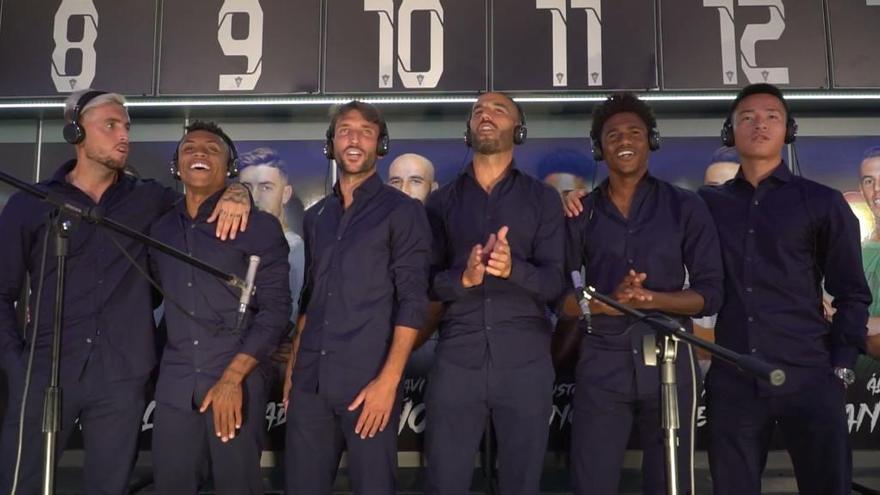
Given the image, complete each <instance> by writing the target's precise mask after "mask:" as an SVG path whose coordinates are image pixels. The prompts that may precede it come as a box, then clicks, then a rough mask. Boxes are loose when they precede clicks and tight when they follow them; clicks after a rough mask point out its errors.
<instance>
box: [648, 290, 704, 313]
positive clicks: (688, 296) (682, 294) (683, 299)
mask: <svg viewBox="0 0 880 495" xmlns="http://www.w3.org/2000/svg"><path fill="white" fill-rule="evenodd" d="M651 294H652V296H653V298H652V300H651V301H647V302H645V303H642V304H640V305H639V306H640V307H641V308H642V309H653V310H656V311H663V312H665V313H672V314H677V315H684V316H693V315H697V314H699V313H700V311H702V309H703V304H704V303H705V301H704V300H703V296H702V295H700V293H698V292H697V291H694V290H691V289H685V290H682V291H676V292H652V293H651Z"/></svg>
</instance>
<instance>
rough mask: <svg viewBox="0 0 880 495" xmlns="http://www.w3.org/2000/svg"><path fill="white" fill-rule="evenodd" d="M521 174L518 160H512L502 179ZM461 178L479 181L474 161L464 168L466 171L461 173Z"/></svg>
mask: <svg viewBox="0 0 880 495" xmlns="http://www.w3.org/2000/svg"><path fill="white" fill-rule="evenodd" d="M521 173H522V172H521V171H520V169H519V167H517V166H516V160H515V159H511V160H510V164H509V165H507V168H506V169H504V174H502V179H501V180H504V179H506V178H507V176H508V175H519V174H521ZM459 176H460V177H465V176H467V177H470V178H471V179H473V180H474V182H476V181H477V175H476V173H475V172H474V162H473V160H471V162H470V163H468V164H467V165H466V166H465V167H464V170H462V171H461V173H460V174H459Z"/></svg>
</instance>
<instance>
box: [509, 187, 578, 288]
mask: <svg viewBox="0 0 880 495" xmlns="http://www.w3.org/2000/svg"><path fill="white" fill-rule="evenodd" d="M565 236H566V233H565V222H564V219H563V215H562V207H561V206H560V204H559V194H558V193H557V192H556V191H554V190H553V189H550V187H546V188H545V189H544V191H543V195H542V197H541V219H540V225H539V226H538V230H537V232H536V234H535V238H534V240H533V241H532V256H531V257H530V258H525V257H524V256H523V254H522V253H517V252H515V251H511V253H510V255H511V258H512V260H511V267H510V277H509V280H510V281H511V282H513V283H514V284H516V285H517V286H519V287H520V288H521V289H524V290H526V291H527V292H529V293H530V294H531V295H532V296H533V297H535V298H536V299H538V300H540V301H542V302H546V303H551V302H554V301H556V299H557V298H558V297H559V295H560V294H561V293H562V290H563V287H564V285H563V276H562V270H563V265H564V258H565ZM500 243H501V242H500V239H499V244H500ZM565 286H567V284H565Z"/></svg>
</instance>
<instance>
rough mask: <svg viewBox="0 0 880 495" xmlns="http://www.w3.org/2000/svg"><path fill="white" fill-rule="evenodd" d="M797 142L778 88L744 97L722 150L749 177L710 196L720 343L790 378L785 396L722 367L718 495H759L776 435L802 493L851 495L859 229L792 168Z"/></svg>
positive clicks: (715, 473) (717, 395) (859, 323)
mask: <svg viewBox="0 0 880 495" xmlns="http://www.w3.org/2000/svg"><path fill="white" fill-rule="evenodd" d="M796 133H797V124H796V123H795V121H794V119H793V118H792V117H791V114H790V113H789V109H788V105H787V104H786V102H785V98H784V97H783V95H782V92H781V91H779V89H778V88H776V87H775V86H772V85H769V84H754V85H750V86H747V87H745V88H743V89H742V90H741V91H740V93H739V94H738V95H737V97H736V99H735V100H734V102H733V105H732V106H731V109H730V115H729V116H728V118H727V120H726V121H725V123H724V127H723V129H722V140H723V141H724V144H725V145H726V146H736V151H737V152H738V153H739V156H740V163H741V167H740V171H739V173H737V175H736V177H735V178H734V179H733V180H731V181H728V182H727V183H725V184H724V185H722V186H718V187H705V188H703V189H701V191H700V193H701V195H702V197H703V198H704V199H705V200H706V203H707V204H708V205H709V209H710V210H711V211H712V215H713V216H714V217H715V223H716V225H717V226H718V234H719V237H720V240H721V249H722V253H723V258H724V273H725V287H724V304H723V306H722V307H721V311H720V313H719V314H718V321H717V323H716V326H715V338H716V342H717V343H718V344H720V345H722V346H724V347H727V348H730V349H732V350H734V351H736V352H740V353H743V354H749V355H752V356H755V357H757V358H760V359H762V360H764V361H766V362H768V363H770V364H772V365H774V366H776V367H779V368H781V369H782V370H784V371H785V373H786V381H785V384H784V385H782V386H780V387H773V386H771V385H770V384H768V383H766V382H764V381H761V380H757V379H755V378H752V377H750V376H746V375H743V374H741V373H738V372H737V371H736V369H734V368H733V367H732V366H731V365H729V364H727V363H725V362H723V361H716V362H714V363H712V367H711V369H710V371H709V374H708V377H707V383H706V387H707V403H708V411H707V412H708V418H709V435H710V445H709V466H710V468H711V471H712V481H713V485H714V490H713V493H715V494H718V495H724V494H736V495H750V494H756V495H757V494H759V493H760V492H761V474H762V472H763V470H764V465H765V463H766V460H767V449H768V446H769V443H770V438H771V435H772V433H773V430H774V427H775V426H776V425H778V426H779V428H780V430H781V432H782V435H783V437H784V440H785V445H786V447H787V449H788V451H789V453H790V454H791V458H792V462H793V464H794V471H795V476H796V478H797V482H798V491H799V492H800V493H802V494H817V495H818V494H823V495H842V494H848V493H850V488H851V487H850V483H851V477H852V463H851V456H852V453H851V450H850V446H849V436H848V428H847V424H846V415H845V411H844V403H845V399H844V391H845V389H846V386H847V385H848V384H851V383H852V382H853V380H854V378H855V376H854V373H853V371H852V369H853V367H854V365H855V361H856V357H857V356H858V353H859V350H860V349H863V348H864V342H865V333H866V330H865V328H866V326H865V325H866V323H867V319H868V311H867V308H868V305H869V304H870V303H871V292H870V290H869V288H868V285H867V283H866V282H865V275H864V273H863V272H862V259H861V247H860V243H859V224H858V220H857V219H856V217H855V215H854V214H853V213H852V211H851V210H850V207H849V206H848V205H847V203H846V201H845V200H844V198H843V195H842V194H841V193H840V192H838V191H836V190H834V189H831V188H830V187H827V186H824V185H821V184H818V183H816V182H813V181H811V180H808V179H804V178H803V177H799V176H795V175H793V174H792V173H791V172H790V171H789V168H788V166H787V165H786V163H785V162H784V161H783V159H782V150H783V148H784V147H785V145H786V144H787V143H791V142H792V141H794V139H795V136H796ZM823 278H824V284H823ZM823 285H824V288H825V290H826V291H828V293H829V294H831V296H833V297H834V302H833V306H834V308H835V309H836V312H835V314H834V317H833V321H831V322H828V321H826V319H825V318H824V317H823V311H822V286H823Z"/></svg>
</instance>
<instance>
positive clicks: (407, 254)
mask: <svg viewBox="0 0 880 495" xmlns="http://www.w3.org/2000/svg"><path fill="white" fill-rule="evenodd" d="M395 213H396V218H394V219H393V221H392V222H391V225H392V232H391V264H390V266H389V269H390V271H391V278H392V281H393V284H394V295H395V303H396V306H397V313H396V321H395V324H394V339H393V341H392V343H391V349H390V350H389V352H388V357H387V358H386V359H385V364H384V366H383V367H382V370H381V371H380V373H379V375H378V376H377V377H376V378H374V379H373V380H372V381H371V382H370V383H368V384H367V386H366V387H364V389H363V390H361V392H360V393H359V394H358V395H357V396H356V397H355V399H354V400H353V401H352V403H351V404H350V405H349V406H348V410H349V411H354V410H355V409H357V408H358V407H361V406H363V409H362V410H361V414H360V416H359V417H358V421H357V424H356V425H355V433H356V434H358V435H360V436H361V438H367V437H373V436H374V435H375V434H376V433H377V432H378V431H383V430H384V429H385V427H386V426H387V425H388V421H389V420H390V419H391V411H392V409H393V408H394V400H395V398H396V397H397V386H398V384H399V383H400V379H401V377H402V376H403V369H404V367H405V366H406V360H407V359H408V358H409V354H410V351H412V347H413V344H414V343H415V341H416V337H417V335H418V333H419V329H421V328H424V326H425V315H426V313H427V309H428V297H427V296H428V258H429V253H430V250H431V248H430V243H431V234H430V229H429V227H428V221H427V218H426V216H425V210H424V208H422V206H421V204H419V203H418V202H416V201H415V200H412V201H411V202H409V203H406V208H398V209H397V210H395Z"/></svg>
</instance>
